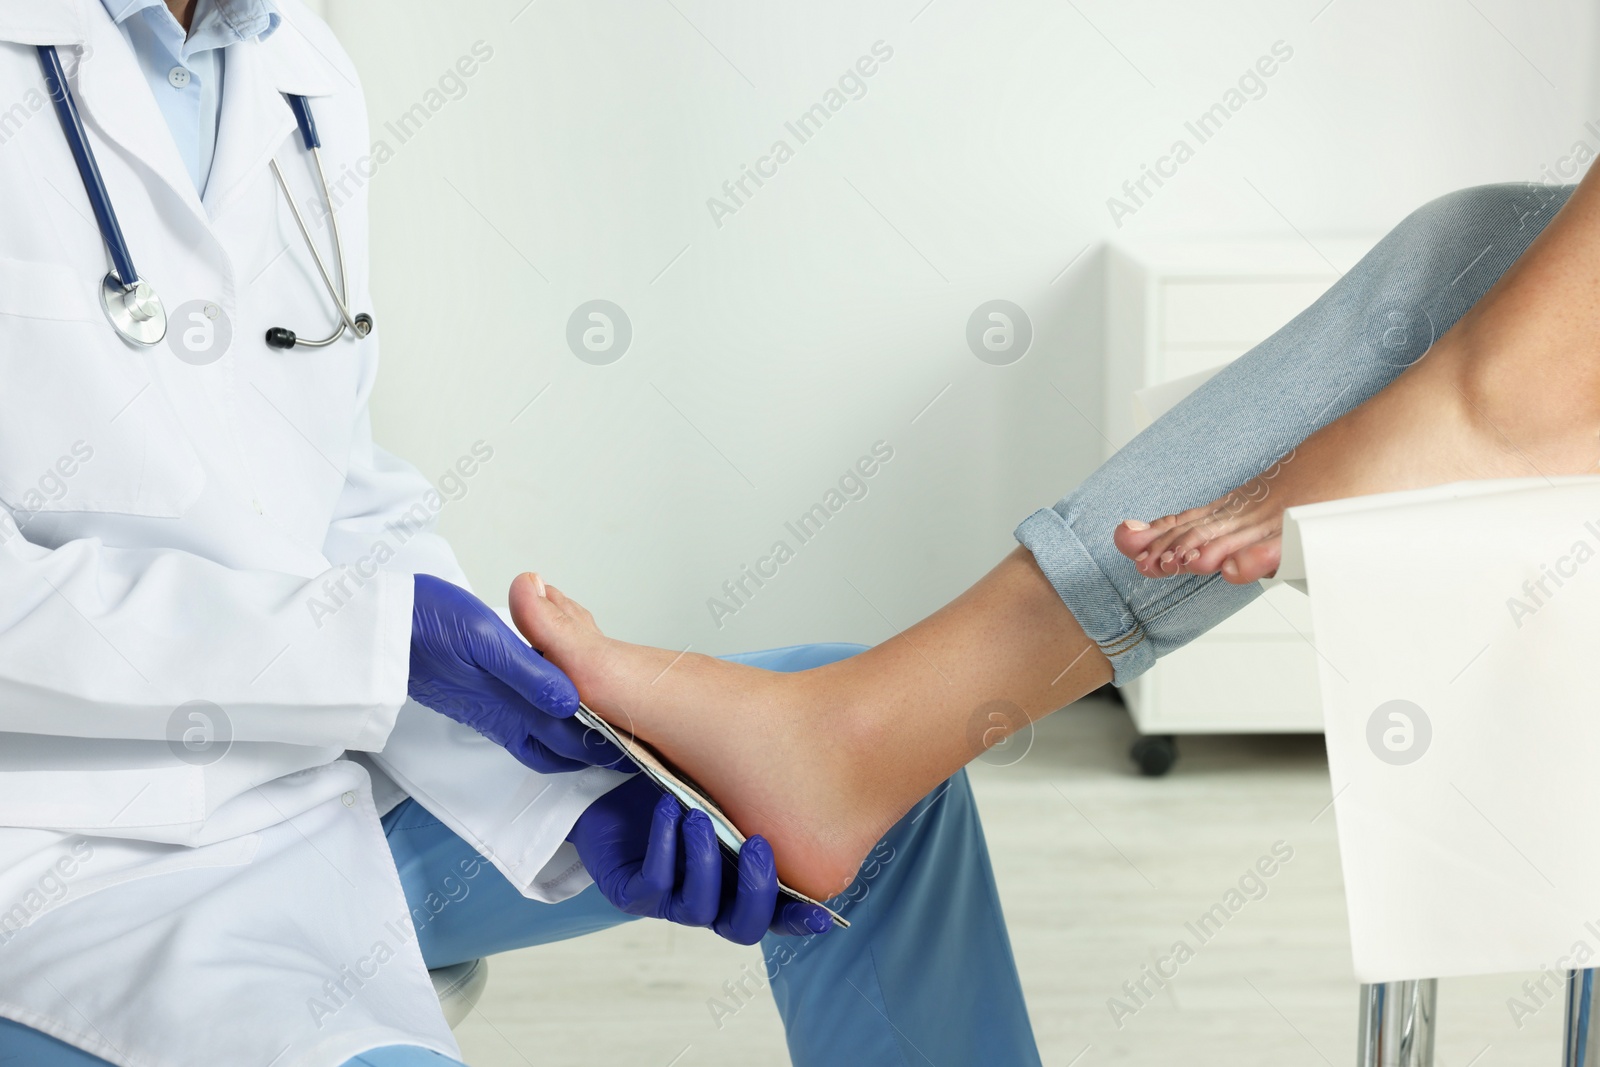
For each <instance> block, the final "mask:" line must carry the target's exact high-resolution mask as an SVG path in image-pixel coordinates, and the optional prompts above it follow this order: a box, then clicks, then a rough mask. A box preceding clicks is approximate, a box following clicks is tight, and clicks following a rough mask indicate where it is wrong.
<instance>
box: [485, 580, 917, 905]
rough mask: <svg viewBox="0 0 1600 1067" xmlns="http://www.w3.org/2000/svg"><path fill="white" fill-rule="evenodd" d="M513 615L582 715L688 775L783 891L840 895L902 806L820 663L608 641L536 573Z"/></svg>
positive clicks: (865, 725) (866, 721) (873, 744)
mask: <svg viewBox="0 0 1600 1067" xmlns="http://www.w3.org/2000/svg"><path fill="white" fill-rule="evenodd" d="M541 590H542V591H543V595H541ZM511 614H512V617H513V619H514V620H515V621H516V624H517V628H518V629H520V630H521V631H522V633H523V636H525V637H526V638H527V639H528V641H529V642H530V643H531V644H532V645H533V646H534V647H535V648H537V649H539V650H540V651H541V652H543V653H544V654H545V656H547V657H548V658H549V659H550V661H551V662H553V663H555V664H556V665H557V666H559V667H560V668H561V669H562V670H563V671H565V672H566V673H567V675H568V676H569V677H570V678H571V679H572V681H573V683H574V684H575V685H576V686H577V687H578V692H579V693H580V694H581V695H582V697H583V699H584V702H585V703H586V704H587V705H588V706H589V707H590V708H592V709H593V710H594V711H595V712H597V713H598V714H600V715H601V716H603V717H604V718H605V719H606V720H607V721H608V722H610V723H611V724H612V725H613V726H617V727H619V728H621V729H624V730H627V731H629V732H630V733H632V734H634V735H635V736H637V737H639V738H640V739H642V740H644V741H647V742H648V743H649V744H650V745H651V746H652V747H653V748H655V749H656V751H658V752H660V753H661V754H662V755H663V756H665V757H666V758H667V759H668V760H669V761H671V762H672V763H673V764H674V765H675V766H676V767H678V768H679V769H680V770H682V771H684V772H686V773H687V774H688V775H689V776H690V777H692V778H693V779H694V780H695V781H696V782H697V783H698V784H699V785H700V786H702V787H703V788H705V789H706V790H707V791H708V792H709V793H710V795H711V796H712V798H713V799H715V800H716V801H717V803H718V804H719V805H720V806H721V807H722V808H723V810H724V811H726V812H727V813H728V815H729V817H730V818H732V819H733V821H734V823H735V824H736V825H737V826H738V827H739V828H740V830H742V831H743V832H744V833H745V834H747V835H751V834H761V835H762V836H764V837H765V838H766V839H767V841H768V842H769V843H770V844H771V845H772V849H773V853H774V855H775V856H776V858H777V865H778V874H779V877H781V878H782V879H783V881H784V883H785V884H786V885H789V886H792V887H794V888H795V889H798V890H800V891H801V892H803V893H807V894H809V895H811V896H812V897H815V898H816V899H818V900H825V899H827V898H828V897H831V896H833V895H835V894H837V893H839V892H841V891H843V890H844V889H846V888H847V887H848V886H849V884H850V882H851V880H852V879H854V877H855V875H856V871H857V869H858V868H859V867H860V866H861V862H862V861H863V860H864V859H865V858H866V856H867V853H868V852H869V851H870V850H871V849H872V847H873V845H874V844H876V843H877V841H878V839H879V837H880V836H881V835H882V834H883V832H884V831H886V830H887V829H888V828H889V827H890V826H892V825H893V824H894V823H895V821H896V820H898V819H899V818H900V816H901V815H903V814H904V813H905V811H906V810H908V809H909V805H907V804H906V803H905V802H904V801H903V800H902V799H899V795H898V794H892V793H891V792H890V791H889V790H887V789H885V788H874V775H873V774H872V768H871V767H870V765H869V761H870V759H871V756H872V752H873V751H874V750H875V749H877V748H880V747H881V745H880V744H879V742H878V739H876V738H874V737H872V736H870V731H871V730H872V728H873V723H872V722H871V720H870V717H868V716H864V715H860V714H857V713H856V709H853V708H852V706H851V704H850V701H849V699H848V693H847V692H845V691H844V690H845V689H846V688H847V687H845V686H843V685H836V684H835V680H834V678H833V676H832V675H831V674H830V672H829V671H828V670H827V669H826V668H823V669H819V670H815V671H805V672H801V673H798V674H777V673H773V672H771V671H764V670H759V669H757V668H754V667H747V666H743V665H740V664H734V663H727V662H724V661H722V660H718V659H712V658H710V657H708V656H702V655H699V654H697V653H687V652H686V653H675V652H671V651H667V650H664V649H658V648H649V647H647V646H644V645H633V644H628V643H627V642H625V641H618V640H615V639H613V638H609V637H606V636H605V635H604V634H603V633H601V632H600V629H599V627H597V626H596V625H595V622H594V619H593V617H592V616H591V615H590V614H589V612H588V611H587V610H586V609H584V608H583V607H582V606H581V605H579V604H578V603H577V602H576V601H574V600H572V599H571V598H569V597H567V596H565V595H564V594H562V592H561V591H560V590H559V589H556V588H555V587H554V586H548V585H545V584H544V583H543V582H540V581H539V580H538V579H536V578H535V577H534V576H533V575H527V574H525V575H522V576H521V577H519V578H518V579H517V580H516V581H515V582H513V583H512V585H511Z"/></svg>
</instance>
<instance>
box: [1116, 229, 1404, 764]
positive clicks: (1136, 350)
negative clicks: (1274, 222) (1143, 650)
mask: <svg viewBox="0 0 1600 1067" xmlns="http://www.w3.org/2000/svg"><path fill="white" fill-rule="evenodd" d="M1375 243H1376V241H1375V240H1350V239H1327V240H1320V239H1319V240H1317V241H1316V242H1315V247H1313V246H1312V245H1311V244H1308V243H1307V242H1305V241H1300V240H1295V241H1292V242H1291V241H1229V242H1181V243H1178V242H1174V243H1167V244H1160V245H1155V244H1149V245H1114V246H1112V248H1111V250H1110V256H1109V261H1108V268H1107V269H1108V275H1107V279H1106V301H1107V307H1106V326H1107V328H1106V341H1107V344H1106V348H1107V363H1106V436H1107V437H1108V438H1109V440H1110V444H1108V446H1107V452H1108V453H1109V452H1110V451H1112V450H1113V449H1115V448H1119V447H1121V446H1122V445H1124V444H1126V443H1127V442H1128V440H1129V439H1130V438H1132V437H1133V435H1134V434H1135V433H1137V432H1138V431H1139V430H1140V429H1141V428H1142V423H1141V410H1140V407H1139V405H1136V404H1135V403H1134V393H1135V392H1137V391H1138V390H1141V389H1145V388H1147V387H1149V386H1155V385H1160V384H1162V383H1165V382H1171V381H1173V380H1174V379H1178V378H1184V377H1187V376H1190V375H1195V374H1199V373H1201V372H1204V371H1207V370H1211V369H1214V368H1216V367H1219V366H1221V365H1223V364H1226V363H1228V362H1229V361H1231V360H1233V359H1236V358H1237V357H1239V356H1241V355H1243V354H1244V353H1245V352H1247V351H1249V350H1250V349H1251V348H1252V347H1254V346H1255V345H1256V344H1257V343H1259V342H1260V341H1262V340H1264V339H1265V338H1267V337H1268V336H1270V335H1271V334H1272V333H1273V332H1274V331H1275V330H1277V329H1278V328H1279V327H1280V326H1282V325H1283V324H1284V323H1286V322H1288V321H1289V320H1290V319H1292V318H1293V317H1294V316H1295V315H1297V314H1299V313H1300V312H1301V311H1303V310H1304V309H1305V308H1306V307H1307V306H1308V305H1310V304H1311V303H1312V302H1313V301H1315V300H1316V299H1317V297H1319V296H1321V295H1322V294H1323V293H1324V292H1325V291H1326V290H1327V289H1328V287H1329V286H1331V285H1332V284H1333V283H1334V282H1335V281H1337V280H1338V278H1339V275H1340V274H1341V273H1342V272H1343V271H1345V270H1347V269H1349V267H1350V266H1351V265H1352V264H1354V263H1355V262H1356V260H1358V259H1359V258H1360V257H1361V256H1362V255H1363V254H1364V253H1365V252H1366V251H1367V250H1368V249H1369V248H1371V247H1372V245H1373V244H1375ZM1310 638H1311V612H1310V608H1309V604H1308V602H1307V601H1306V598H1305V597H1304V596H1303V595H1302V594H1301V593H1299V592H1298V591H1296V590H1294V589H1291V588H1288V587H1286V586H1277V587H1275V588H1273V589H1271V590H1269V591H1268V592H1267V593H1266V594H1265V595H1264V596H1262V597H1261V599H1260V600H1258V601H1256V602H1255V603H1253V604H1251V605H1250V606H1249V607H1247V608H1245V609H1244V610H1243V611H1241V612H1239V613H1238V614H1236V615H1234V616H1233V617H1232V618H1230V619H1228V620H1227V621H1226V622H1224V623H1223V624H1222V625H1220V626H1218V627H1216V628H1215V629H1214V630H1212V631H1211V632H1210V633H1208V634H1206V635H1204V636H1203V637H1201V638H1199V639H1198V640H1196V641H1194V642H1193V643H1192V644H1189V645H1187V646H1185V647H1184V648H1181V649H1179V650H1178V651H1176V652H1174V653H1172V654H1171V655H1169V656H1166V657H1164V658H1163V659H1161V660H1160V661H1159V662H1157V663H1156V665H1155V666H1154V667H1152V668H1151V669H1150V670H1149V671H1148V672H1147V673H1145V674H1144V675H1143V676H1142V677H1140V678H1138V679H1135V680H1134V681H1133V682H1131V683H1130V684H1129V685H1127V686H1125V687H1123V689H1122V695H1123V698H1124V699H1125V701H1126V702H1127V705H1128V709H1129V711H1130V712H1132V714H1133V719H1134V722H1135V724H1136V725H1137V726H1138V727H1139V730H1140V732H1141V733H1144V734H1182V733H1295V732H1316V731H1319V730H1321V729H1322V709H1321V702H1320V699H1319V697H1318V692H1317V654H1316V650H1315V649H1314V648H1313V646H1312V644H1311V639H1310Z"/></svg>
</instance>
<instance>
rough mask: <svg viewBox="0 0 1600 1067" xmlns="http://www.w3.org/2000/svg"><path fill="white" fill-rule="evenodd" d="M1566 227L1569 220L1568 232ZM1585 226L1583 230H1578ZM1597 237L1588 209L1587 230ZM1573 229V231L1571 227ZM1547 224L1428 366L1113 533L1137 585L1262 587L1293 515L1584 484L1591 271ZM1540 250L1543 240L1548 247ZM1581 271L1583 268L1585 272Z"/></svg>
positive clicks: (1597, 425)
mask: <svg viewBox="0 0 1600 1067" xmlns="http://www.w3.org/2000/svg"><path fill="white" fill-rule="evenodd" d="M1568 221H1569V222H1570V221H1573V220H1568ZM1591 221H1592V222H1593V223H1594V224H1595V225H1589V223H1590V222H1591ZM1576 223H1582V224H1584V225H1585V226H1586V227H1587V228H1588V229H1597V228H1600V203H1597V204H1596V205H1595V209H1594V210H1592V211H1591V216H1590V218H1589V219H1585V218H1579V219H1577V220H1576ZM1576 223H1575V224H1576ZM1561 225H1562V219H1561V218H1558V219H1557V220H1556V221H1554V222H1552V223H1551V225H1550V230H1549V231H1547V232H1546V233H1545V234H1544V235H1542V236H1541V237H1540V239H1539V241H1538V242H1536V243H1535V244H1534V246H1533V248H1531V249H1530V250H1529V251H1528V252H1527V253H1525V254H1524V256H1523V259H1522V261H1520V262H1519V263H1518V264H1517V265H1516V266H1515V267H1514V268H1513V269H1512V271H1510V272H1508V273H1507V275H1506V276H1505V277H1504V278H1503V279H1502V280H1501V282H1500V283H1499V284H1497V285H1496V286H1495V288H1493V289H1491V290H1490V292H1489V293H1488V294H1487V295H1486V296H1485V297H1484V298H1483V299H1482V300H1481V301H1479V303H1478V305H1477V306H1476V307H1475V308H1473V310H1472V311H1471V312H1470V313H1468V314H1467V315H1466V316H1465V317H1463V318H1462V319H1461V321H1460V322H1458V323H1457V324H1456V325H1455V326H1454V327H1453V328H1452V329H1451V330H1450V331H1449V332H1447V333H1446V334H1445V335H1444V336H1443V337H1442V338H1440V339H1439V341H1438V343H1437V344H1435V345H1434V347H1433V349H1432V350H1431V351H1430V352H1429V353H1428V354H1427V356H1426V357H1425V358H1424V359H1423V360H1421V361H1420V362H1419V363H1417V364H1415V365H1413V366H1411V367H1409V368H1408V369H1407V370H1406V371H1405V373H1403V374H1402V375H1400V377H1398V378H1397V379H1395V380H1394V381H1393V382H1391V383H1390V384H1389V386H1388V387H1387V388H1385V389H1384V390H1383V391H1382V392H1380V393H1378V394H1377V395H1376V396H1374V397H1372V398H1371V399H1370V400H1368V401H1367V402H1366V403H1364V404H1362V405H1361V406H1360V407H1358V408H1356V409H1355V410H1353V411H1350V412H1349V413H1347V414H1346V415H1344V416H1343V417H1341V418H1339V419H1337V420H1335V421H1334V422H1332V423H1329V424H1328V425H1327V426H1324V427H1323V428H1322V429H1320V430H1318V431H1317V432H1316V433H1314V434H1312V435H1311V436H1310V437H1308V438H1306V439H1305V441H1303V442H1302V443H1301V444H1300V445H1299V446H1298V447H1297V448H1295V449H1294V450H1292V451H1291V452H1290V453H1289V454H1288V455H1285V456H1283V457H1281V458H1280V459H1279V461H1278V462H1277V463H1275V464H1273V465H1272V466H1271V467H1269V468H1268V469H1267V470H1266V471H1264V472H1262V474H1261V475H1260V476H1258V477H1255V478H1252V479H1251V480H1250V481H1248V482H1246V483H1245V484H1244V485H1242V486H1240V487H1239V488H1237V489H1235V490H1233V491H1232V492H1230V493H1228V494H1226V495H1225V496H1223V497H1221V498H1220V499H1218V500H1214V501H1212V502H1211V503H1209V504H1205V505H1202V506H1201V507H1197V508H1191V509H1190V510H1188V511H1184V512H1180V513H1178V514H1176V515H1166V516H1163V517H1161V518H1158V519H1155V520H1153V521H1151V522H1149V523H1148V524H1147V523H1145V522H1141V521H1138V520H1129V521H1127V522H1124V523H1123V524H1121V525H1120V526H1118V527H1117V529H1116V531H1115V535H1114V536H1115V540H1116V544H1117V548H1118V549H1119V550H1120V551H1121V552H1122V553H1123V554H1124V555H1125V556H1127V557H1128V558H1129V559H1132V560H1133V561H1134V562H1135V563H1136V564H1137V566H1138V569H1139V572H1140V573H1141V574H1143V575H1145V576H1146V577H1150V578H1161V577H1168V576H1171V575H1175V574H1179V573H1185V574H1213V573H1217V572H1220V573H1221V574H1222V576H1223V577H1224V578H1225V579H1227V580H1228V581H1230V582H1234V583H1238V584H1243V583H1246V582H1253V581H1256V580H1258V579H1260V578H1264V577H1269V576H1271V575H1272V574H1273V573H1274V572H1275V571H1276V570H1277V567H1278V561H1279V557H1280V554H1281V547H1282V538H1281V534H1282V530H1283V512H1284V509H1285V508H1289V507H1293V506H1295V505H1297V504H1310V503H1315V502H1317V501H1322V500H1337V499H1341V498H1344V497H1352V496H1363V495H1367V494H1371V493H1385V492H1393V491H1398V490H1402V489H1418V488H1423V487H1426V486H1431V485H1442V484H1445V483H1447V482H1454V481H1465V480H1473V479H1488V478H1516V477H1529V476H1535V475H1544V476H1555V475H1563V474H1585V473H1592V472H1594V471H1595V470H1596V464H1597V460H1600V342H1597V341H1596V340H1595V338H1596V330H1597V328H1600V300H1597V299H1596V297H1595V293H1596V286H1597V285H1600V260H1597V262H1593V263H1591V262H1589V261H1588V259H1590V258H1597V257H1596V256H1595V254H1594V253H1593V252H1590V251H1588V247H1592V244H1593V242H1592V241H1590V242H1588V245H1587V246H1586V248H1585V249H1584V250H1583V251H1582V253H1581V254H1579V253H1572V254H1566V253H1568V252H1570V249H1565V248H1563V247H1562V246H1563V245H1571V244H1572V242H1573V240H1574V239H1575V237H1576V236H1577V235H1575V234H1574V233H1573V232H1572V229H1573V227H1572V226H1569V227H1567V232H1564V233H1561V234H1552V233H1551V232H1550V231H1554V230H1556V229H1557V227H1559V226H1561ZM1546 238H1553V240H1551V241H1546ZM1585 257H1588V258H1585Z"/></svg>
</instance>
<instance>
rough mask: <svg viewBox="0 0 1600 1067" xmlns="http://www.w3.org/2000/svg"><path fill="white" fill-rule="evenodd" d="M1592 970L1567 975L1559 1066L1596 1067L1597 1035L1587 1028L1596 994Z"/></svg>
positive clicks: (1599, 1038)
mask: <svg viewBox="0 0 1600 1067" xmlns="http://www.w3.org/2000/svg"><path fill="white" fill-rule="evenodd" d="M1594 977H1595V972H1594V970H1592V969H1591V970H1587V971H1568V972H1567V1025H1566V1038H1565V1040H1564V1041H1563V1042H1562V1053H1561V1064H1562V1067H1597V1065H1600V1032H1597V1031H1596V1028H1595V1027H1593V1026H1591V1025H1590V1021H1591V1020H1592V1019H1593V1018H1594V1010H1593V1009H1594V1006H1595V1003H1594V998H1595V994H1596V993H1600V986H1597V984H1596V982H1595V980H1594Z"/></svg>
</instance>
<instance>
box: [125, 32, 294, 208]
mask: <svg viewBox="0 0 1600 1067" xmlns="http://www.w3.org/2000/svg"><path fill="white" fill-rule="evenodd" d="M102 3H104V4H105V8H106V13H107V14H109V15H110V16H111V19H112V21H113V22H115V23H116V24H117V28H118V29H120V30H121V31H122V36H123V37H125V38H127V41H128V44H129V45H131V46H132V47H133V54H134V55H135V56H136V57H137V58H138V60H139V68H140V69H141V70H143V71H144V76H145V80H146V81H148V82H149V83H150V91H151V92H153V93H154V94H155V97H156V103H157V104H158V105H160V107H161V115H162V117H163V118H165V119H166V120H167V127H168V128H169V129H170V130H171V131H172V139H173V140H174V141H175V142H177V145H178V155H179V156H181V157H182V158H183V162H184V164H185V165H186V166H187V167H188V168H189V176H190V177H191V178H193V179H194V188H195V192H197V193H199V194H200V195H202V196H204V195H205V191H206V180H207V179H208V178H209V177H210V175H211V161H212V158H213V157H214V156H215V154H216V149H217V123H218V121H219V120H220V118H221V115H222V75H223V65H224V58H223V56H224V50H225V49H226V48H227V47H228V46H229V45H230V44H236V43H238V42H239V41H247V40H250V39H251V38H255V37H261V38H265V37H268V36H270V35H271V34H272V32H273V31H274V30H276V29H277V28H278V24H279V23H280V22H282V21H283V18H282V16H280V15H279V14H278V9H277V7H276V6H274V5H273V3H272V0H199V3H198V4H197V5H196V6H195V13H194V20H193V25H192V27H191V29H190V32H189V34H188V36H187V37H185V36H184V32H183V26H182V25H180V24H179V22H178V20H177V19H176V18H174V17H173V15H172V12H171V11H169V10H168V9H167V5H166V3H165V2H164V0H102Z"/></svg>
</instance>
